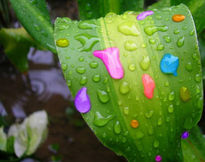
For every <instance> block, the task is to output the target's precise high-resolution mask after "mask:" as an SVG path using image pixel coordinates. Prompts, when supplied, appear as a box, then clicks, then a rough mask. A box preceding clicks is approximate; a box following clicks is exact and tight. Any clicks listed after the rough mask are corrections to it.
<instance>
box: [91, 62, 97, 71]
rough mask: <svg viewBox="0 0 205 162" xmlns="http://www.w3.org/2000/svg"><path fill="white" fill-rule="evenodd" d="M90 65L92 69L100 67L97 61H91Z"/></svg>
mask: <svg viewBox="0 0 205 162" xmlns="http://www.w3.org/2000/svg"><path fill="white" fill-rule="evenodd" d="M89 65H90V67H91V68H92V69H96V68H97V67H98V63H97V62H94V61H93V62H91V63H90V64H89Z"/></svg>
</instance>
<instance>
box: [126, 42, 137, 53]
mask: <svg viewBox="0 0 205 162" xmlns="http://www.w3.org/2000/svg"><path fill="white" fill-rule="evenodd" d="M124 48H125V49H126V50H128V51H134V50H136V49H137V44H136V43H135V42H134V41H132V40H127V41H126V42H125V45H124Z"/></svg>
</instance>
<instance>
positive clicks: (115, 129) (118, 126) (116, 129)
mask: <svg viewBox="0 0 205 162" xmlns="http://www.w3.org/2000/svg"><path fill="white" fill-rule="evenodd" d="M114 132H115V133H116V134H120V132H121V126H120V122H119V121H116V123H115V125H114Z"/></svg>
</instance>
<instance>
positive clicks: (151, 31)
mask: <svg viewBox="0 0 205 162" xmlns="http://www.w3.org/2000/svg"><path fill="white" fill-rule="evenodd" d="M167 30H168V26H147V27H145V28H144V31H145V33H146V34H147V35H149V36H151V35H153V34H154V33H155V32H157V31H162V32H166V31H167Z"/></svg>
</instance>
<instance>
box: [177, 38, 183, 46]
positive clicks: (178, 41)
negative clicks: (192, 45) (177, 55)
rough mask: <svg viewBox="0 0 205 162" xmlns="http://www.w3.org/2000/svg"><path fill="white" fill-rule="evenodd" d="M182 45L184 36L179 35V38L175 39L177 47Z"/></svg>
mask: <svg viewBox="0 0 205 162" xmlns="http://www.w3.org/2000/svg"><path fill="white" fill-rule="evenodd" d="M183 45H184V36H182V37H179V39H178V40H177V46H178V47H182V46H183Z"/></svg>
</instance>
